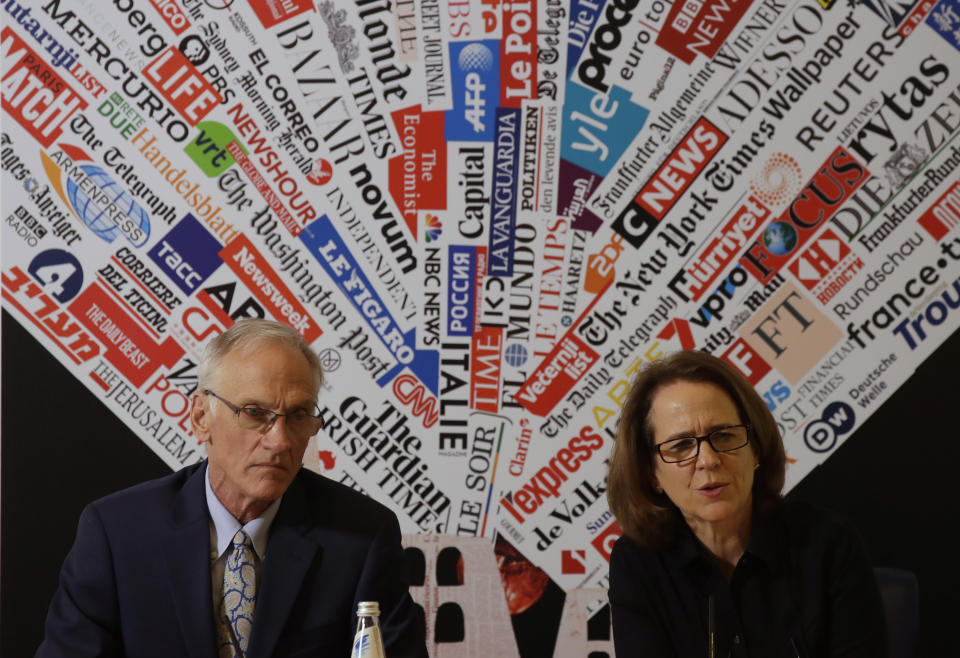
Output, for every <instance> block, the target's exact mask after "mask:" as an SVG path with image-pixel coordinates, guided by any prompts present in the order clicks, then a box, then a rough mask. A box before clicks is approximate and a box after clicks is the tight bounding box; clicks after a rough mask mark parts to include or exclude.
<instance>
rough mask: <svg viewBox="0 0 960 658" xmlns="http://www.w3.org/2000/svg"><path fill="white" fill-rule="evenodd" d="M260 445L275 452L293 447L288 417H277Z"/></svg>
mask: <svg viewBox="0 0 960 658" xmlns="http://www.w3.org/2000/svg"><path fill="white" fill-rule="evenodd" d="M260 443H262V444H263V445H264V446H266V447H268V448H271V449H273V450H277V451H281V450H285V449H286V448H288V447H289V446H290V445H291V443H292V442H291V440H290V436H289V434H288V432H287V418H286V416H277V417H276V418H274V420H273V424H272V425H270V427H268V428H267V431H266V432H264V433H263V435H262V436H261V437H260Z"/></svg>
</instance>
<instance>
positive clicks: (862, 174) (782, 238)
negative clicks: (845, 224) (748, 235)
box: [740, 146, 870, 283]
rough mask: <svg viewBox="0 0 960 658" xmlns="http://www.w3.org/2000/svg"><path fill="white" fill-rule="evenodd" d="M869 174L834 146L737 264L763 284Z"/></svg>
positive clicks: (840, 148) (841, 148)
mask: <svg viewBox="0 0 960 658" xmlns="http://www.w3.org/2000/svg"><path fill="white" fill-rule="evenodd" d="M869 175H870V172H869V171H867V169H866V168H865V167H864V166H863V165H861V164H860V163H859V162H858V161H857V160H856V159H855V158H854V157H853V156H852V155H850V154H849V153H848V152H847V151H846V150H845V149H844V148H843V147H842V146H838V147H837V149H836V150H835V151H834V152H833V153H831V154H830V157H829V158H827V161H826V162H825V163H824V165H823V166H822V167H820V169H819V170H818V171H817V173H816V174H814V176H813V178H812V179H810V182H808V183H807V184H806V186H804V188H803V189H802V190H801V191H800V194H798V195H797V198H795V199H794V200H793V201H792V202H791V203H790V205H789V206H788V207H787V210H786V211H785V212H784V213H783V215H781V216H780V217H779V218H777V219H776V221H774V222H772V223H771V224H769V225H768V226H767V227H766V228H765V229H764V231H763V234H762V235H763V239H762V241H761V240H754V242H753V244H751V245H750V247H749V248H748V249H747V251H746V252H745V253H744V255H743V258H742V259H741V260H740V263H741V264H742V265H743V266H744V267H745V268H746V269H747V271H748V272H750V273H751V274H752V275H753V276H754V277H756V278H757V279H758V280H759V281H761V282H763V283H766V282H767V281H768V280H769V279H770V277H772V276H773V275H774V274H776V273H777V271H778V270H779V269H780V268H781V267H782V266H783V265H784V263H786V262H787V261H788V260H790V258H792V256H793V254H794V252H795V251H796V250H797V249H799V248H800V247H802V246H803V245H804V244H805V243H806V242H807V241H808V240H809V239H810V238H811V237H813V234H814V233H815V232H816V230H817V227H818V226H820V225H821V224H822V223H823V222H824V221H826V220H827V219H829V218H830V217H831V216H832V215H833V213H834V212H835V211H836V210H838V209H839V208H840V206H841V205H843V203H844V202H845V201H846V200H847V199H848V198H849V197H850V195H851V194H853V193H854V192H855V191H856V190H857V188H858V187H860V185H861V184H862V183H863V181H865V180H866V179H867V177H868V176H869Z"/></svg>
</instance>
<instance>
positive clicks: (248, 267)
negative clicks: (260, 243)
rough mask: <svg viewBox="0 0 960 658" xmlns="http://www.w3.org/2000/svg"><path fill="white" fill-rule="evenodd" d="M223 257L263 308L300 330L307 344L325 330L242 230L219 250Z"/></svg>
mask: <svg viewBox="0 0 960 658" xmlns="http://www.w3.org/2000/svg"><path fill="white" fill-rule="evenodd" d="M220 257H221V258H222V259H223V262H225V263H226V264H227V265H228V266H229V267H230V269H231V270H233V273H234V274H236V275H237V278H238V279H240V281H241V282H243V284H244V285H245V286H247V288H249V289H250V291H251V292H252V293H253V295H254V296H255V297H256V298H257V300H259V301H260V303H261V304H263V306H264V308H266V309H267V310H268V311H269V312H270V313H271V315H273V316H274V317H275V318H277V319H278V320H280V321H281V322H284V323H285V324H288V325H290V326H291V327H293V328H294V329H296V330H297V331H298V332H300V334H301V335H302V336H303V338H304V340H305V341H306V342H307V344H310V343H312V342H313V341H314V340H316V339H317V338H318V337H319V336H320V335H321V334H322V333H323V331H322V330H321V329H320V327H319V326H317V324H316V322H315V321H314V320H313V318H312V317H311V316H310V313H308V312H307V309H305V308H304V307H303V305H302V304H301V303H300V301H299V300H298V299H297V297H296V295H294V294H293V292H291V291H290V288H288V287H287V285H286V284H285V283H284V282H283V281H281V280H280V277H279V275H277V273H276V272H275V271H274V270H273V268H271V267H270V265H269V264H268V263H267V261H266V259H264V257H263V256H262V255H261V254H260V252H259V251H257V249H256V248H255V247H254V246H253V244H252V243H251V242H250V239H249V238H248V237H247V236H246V235H244V234H242V233H241V234H239V235H237V237H235V238H234V239H233V240H231V241H230V243H229V244H228V245H227V246H226V247H224V248H223V249H221V250H220Z"/></svg>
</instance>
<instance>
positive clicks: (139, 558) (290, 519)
mask: <svg viewBox="0 0 960 658" xmlns="http://www.w3.org/2000/svg"><path fill="white" fill-rule="evenodd" d="M205 465H206V462H201V463H199V464H195V465H193V466H188V467H186V468H184V469H182V470H180V471H177V472H176V473H173V474H172V475H169V476H166V477H163V478H160V479H158V480H153V481H150V482H146V483H144V484H141V485H138V486H135V487H133V488H131V489H127V490H124V491H121V492H118V493H115V494H112V495H110V496H107V497H106V498H102V499H101V500H98V501H96V502H94V503H92V504H90V505H88V506H87V507H86V508H85V509H84V511H83V513H82V514H81V516H80V522H79V525H78V528H77V537H76V540H75V542H74V545H73V548H72V549H71V550H70V553H69V554H68V555H67V558H66V560H65V561H64V563H63V568H62V569H61V572H60V584H59V587H58V589H57V591H56V593H55V594H54V597H53V600H52V602H51V604H50V610H49V612H48V614H47V622H46V627H45V634H44V641H43V644H41V645H40V648H39V649H38V651H37V656H38V657H40V658H54V657H59V656H130V657H131V658H133V657H137V658H139V657H141V656H142V657H149V656H156V657H158V658H160V657H163V658H171V657H172V656H184V657H189V658H215V656H216V640H215V637H216V631H215V628H214V623H215V622H214V612H213V601H212V594H211V589H210V587H211V585H210V580H211V575H210V557H209V556H210V520H209V514H208V512H207V504H206V498H205V492H204V467H205ZM404 573H405V572H404V568H403V553H402V548H401V546H400V528H399V526H398V524H397V518H396V516H395V515H394V514H393V513H392V512H391V511H390V510H388V509H387V508H385V507H384V506H382V505H380V504H379V503H377V502H376V501H374V500H372V499H370V498H368V497H366V496H363V495H361V494H359V493H357V492H355V491H353V490H352V489H350V488H348V487H345V486H343V485H341V484H338V483H336V482H333V481H331V480H328V479H327V478H324V477H322V476H320V475H317V474H315V473H312V472H310V471H308V470H306V469H303V468H301V469H300V472H299V473H298V474H297V476H296V477H295V478H294V480H293V482H292V484H291V485H290V487H289V488H288V489H287V491H286V493H285V494H284V496H283V500H282V502H281V503H280V508H279V510H278V511H277V516H276V518H275V519H274V522H273V525H272V526H271V531H270V539H269V543H268V545H267V552H266V559H265V560H264V562H263V564H262V566H261V572H260V586H259V590H258V592H257V605H256V612H255V614H254V620H253V629H252V630H251V633H250V645H249V650H248V654H247V656H248V658H267V657H268V656H291V657H293V656H304V657H306V656H310V657H311V658H313V657H319V656H331V657H332V658H347V657H348V656H349V655H350V649H351V644H352V640H353V634H354V630H355V627H356V617H355V613H356V609H357V602H359V601H379V603H380V611H381V616H380V624H381V630H382V633H383V638H384V646H385V649H386V652H387V655H388V656H390V658H401V657H402V656H411V657H413V656H415V657H417V658H424V657H425V656H426V655H427V654H426V648H425V645H424V633H425V627H424V621H423V615H422V613H420V612H418V609H417V608H416V607H415V605H414V603H413V601H412V599H411V598H410V595H409V593H408V591H407V586H406V583H405V582H404Z"/></svg>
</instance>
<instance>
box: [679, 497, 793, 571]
mask: <svg viewBox="0 0 960 658" xmlns="http://www.w3.org/2000/svg"><path fill="white" fill-rule="evenodd" d="M680 523H681V524H682V529H681V531H680V533H679V537H678V539H677V542H676V543H675V544H674V547H673V550H672V551H669V552H668V554H669V555H670V557H671V559H673V560H674V561H675V562H676V564H678V565H679V566H680V567H683V568H686V567H689V566H691V565H693V564H695V563H697V562H699V561H700V560H703V561H705V562H707V561H708V560H707V556H706V553H704V549H703V548H702V547H701V544H700V542H699V541H698V540H697V538H696V536H695V535H694V534H693V530H691V529H690V526H688V525H687V524H686V522H684V521H683V520H682V519H681V521H680ZM785 545H786V536H785V530H784V527H783V523H782V521H781V520H780V515H779V514H778V513H777V508H776V506H774V507H773V508H772V509H767V510H763V511H760V510H757V509H756V508H754V511H753V520H752V522H751V526H750V539H749V540H748V542H747V548H746V552H745V554H746V553H749V554H750V555H751V556H753V557H757V558H759V559H760V560H761V561H763V562H764V563H765V564H766V565H767V566H768V567H770V568H771V569H775V568H776V567H777V566H778V564H779V562H780V557H779V556H782V555H783V554H784V551H783V549H784V547H785Z"/></svg>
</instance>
